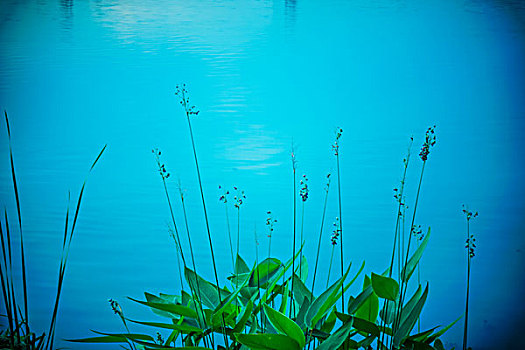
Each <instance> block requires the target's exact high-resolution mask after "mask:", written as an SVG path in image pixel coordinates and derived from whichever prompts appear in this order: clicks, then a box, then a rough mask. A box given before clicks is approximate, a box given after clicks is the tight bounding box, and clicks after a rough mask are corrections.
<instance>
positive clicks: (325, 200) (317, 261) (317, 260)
mask: <svg viewBox="0 0 525 350" xmlns="http://www.w3.org/2000/svg"><path fill="white" fill-rule="evenodd" d="M329 189H330V178H329V179H328V183H327V185H326V194H325V197H324V205H323V215H322V217H321V228H320V229H319V242H318V243H317V254H316V258H315V268H314V273H313V281H312V293H313V292H314V287H315V276H316V274H317V264H318V263H319V252H320V250H321V238H322V236H323V225H324V218H325V214H326V204H327V202H328V190H329Z"/></svg>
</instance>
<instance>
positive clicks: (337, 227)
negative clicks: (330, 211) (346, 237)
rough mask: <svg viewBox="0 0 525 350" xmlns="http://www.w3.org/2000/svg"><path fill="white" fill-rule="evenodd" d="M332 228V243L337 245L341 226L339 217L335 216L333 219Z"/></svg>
mask: <svg viewBox="0 0 525 350" xmlns="http://www.w3.org/2000/svg"><path fill="white" fill-rule="evenodd" d="M333 226H334V230H333V231H332V238H331V241H332V245H337V240H338V239H339V235H340V234H341V227H340V223H339V218H338V217H337V218H335V221H334V223H333Z"/></svg>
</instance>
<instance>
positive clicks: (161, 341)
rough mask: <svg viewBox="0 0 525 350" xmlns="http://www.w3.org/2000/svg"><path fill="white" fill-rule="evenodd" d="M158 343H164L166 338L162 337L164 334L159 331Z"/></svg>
mask: <svg viewBox="0 0 525 350" xmlns="http://www.w3.org/2000/svg"><path fill="white" fill-rule="evenodd" d="M157 344H159V345H162V344H164V339H162V334H160V332H157Z"/></svg>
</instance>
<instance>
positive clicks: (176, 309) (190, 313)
mask: <svg viewBox="0 0 525 350" xmlns="http://www.w3.org/2000/svg"><path fill="white" fill-rule="evenodd" d="M128 299H130V300H133V301H134V302H136V303H139V304H142V305H146V306H149V307H150V308H152V309H157V310H161V311H167V312H169V313H171V314H173V315H180V316H185V317H190V318H197V313H196V312H195V310H193V309H190V308H189V307H186V306H183V305H177V304H171V303H155V302H149V301H140V300H137V299H133V298H130V297H128ZM170 318H173V316H170Z"/></svg>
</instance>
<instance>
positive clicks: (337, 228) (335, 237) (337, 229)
mask: <svg viewBox="0 0 525 350" xmlns="http://www.w3.org/2000/svg"><path fill="white" fill-rule="evenodd" d="M332 226H333V227H334V229H333V231H332V237H331V238H330V241H331V243H332V253H331V254H330V263H329V264H328V276H327V277H326V286H327V287H328V284H329V283H330V272H331V271H332V262H333V260H334V250H335V246H336V245H337V240H338V239H339V236H340V235H341V224H340V221H339V218H338V217H337V218H335V221H334V223H333V224H332Z"/></svg>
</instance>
